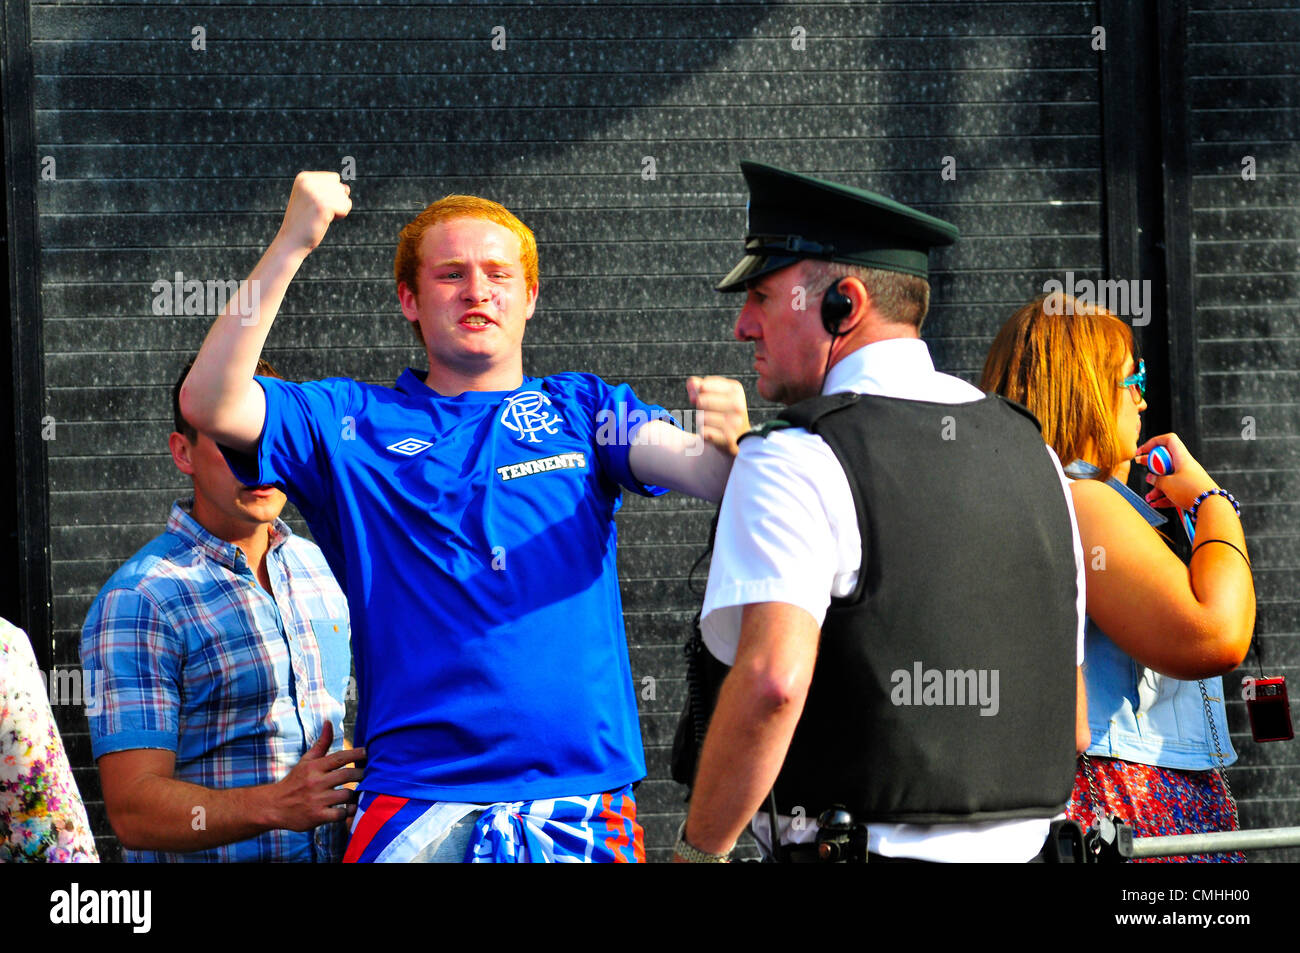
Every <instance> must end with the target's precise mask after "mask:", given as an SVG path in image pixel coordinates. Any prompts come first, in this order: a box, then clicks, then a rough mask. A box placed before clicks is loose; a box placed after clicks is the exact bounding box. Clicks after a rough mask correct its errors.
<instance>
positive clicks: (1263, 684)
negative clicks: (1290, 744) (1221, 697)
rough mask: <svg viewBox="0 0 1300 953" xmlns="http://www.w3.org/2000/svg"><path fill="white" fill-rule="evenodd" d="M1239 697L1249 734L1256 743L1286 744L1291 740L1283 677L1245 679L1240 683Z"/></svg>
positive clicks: (1291, 729)
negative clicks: (1285, 742)
mask: <svg viewBox="0 0 1300 953" xmlns="http://www.w3.org/2000/svg"><path fill="white" fill-rule="evenodd" d="M1241 697H1242V698H1244V699H1245V700H1246V711H1247V712H1248V713H1249V714H1250V734H1251V737H1253V738H1254V739H1255V740H1256V741H1290V740H1291V739H1292V738H1294V737H1295V730H1294V729H1293V728H1292V727H1291V702H1290V699H1289V698H1288V697H1287V693H1286V678H1285V677H1284V676H1280V675H1279V676H1277V677H1276V678H1255V677H1253V676H1250V675H1247V676H1246V677H1245V678H1243V679H1242V680H1241Z"/></svg>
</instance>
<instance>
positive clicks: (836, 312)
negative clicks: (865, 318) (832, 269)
mask: <svg viewBox="0 0 1300 953" xmlns="http://www.w3.org/2000/svg"><path fill="white" fill-rule="evenodd" d="M852 313H853V302H852V301H851V300H850V299H849V297H848V295H846V294H843V293H842V292H841V291H840V283H839V282H838V281H837V282H835V284H833V285H831V286H830V287H829V288H827V289H826V293H825V294H824V295H822V327H824V328H825V329H826V333H827V334H829V335H830V336H831V337H835V336H836V335H838V334H839V333H840V322H841V321H843V320H844V319H845V318H847V317H848V316H849V315H850V314H852Z"/></svg>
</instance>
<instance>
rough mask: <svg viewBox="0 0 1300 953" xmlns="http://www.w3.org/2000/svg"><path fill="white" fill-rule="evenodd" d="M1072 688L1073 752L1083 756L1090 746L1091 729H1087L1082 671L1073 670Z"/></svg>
mask: <svg viewBox="0 0 1300 953" xmlns="http://www.w3.org/2000/svg"><path fill="white" fill-rule="evenodd" d="M1075 675H1076V676H1077V678H1076V680H1075V688H1074V750H1075V751H1077V752H1079V754H1083V753H1084V752H1085V751H1087V750H1088V745H1090V744H1092V729H1091V728H1089V727H1088V692H1087V691H1086V690H1085V689H1084V687H1083V669H1082V667H1080V668H1076V669H1075Z"/></svg>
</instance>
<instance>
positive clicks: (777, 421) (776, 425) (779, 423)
mask: <svg viewBox="0 0 1300 953" xmlns="http://www.w3.org/2000/svg"><path fill="white" fill-rule="evenodd" d="M791 426H794V425H793V424H791V423H790V421H788V420H782V419H781V418H780V417H775V418H773V419H772V420H769V421H768V422H767V423H765V424H763V425H762V426H761V427H755V428H754V429H753V430H750V431H749V432H748V433H743V434H741V435H740V438H739V439H740V440H744V439H745V438H746V437H766V436H767V435H768V434H770V433H773V432H775V431H777V430H784V429H785V428H786V427H791Z"/></svg>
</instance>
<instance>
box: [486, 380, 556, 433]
mask: <svg viewBox="0 0 1300 953" xmlns="http://www.w3.org/2000/svg"><path fill="white" fill-rule="evenodd" d="M563 422H564V421H563V420H561V419H560V415H559V414H556V413H552V412H551V398H549V397H547V396H546V395H545V394H543V393H541V392H539V391H535V390H534V391H528V392H527V393H523V394H515V395H514V396H513V397H508V398H506V405H505V407H504V408H503V409H502V411H501V423H502V425H503V426H504V427H505V428H506V429H507V430H513V431H514V432H515V433H517V434H518V435H519V438H518V439H520V440H523V439H524V438H525V437H527V438H528V442H529V443H541V442H542V439H541V437H539V436H538V434H539V433H548V434H551V435H554V434H555V433H556V429H555V425H556V424H560V423H563Z"/></svg>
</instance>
